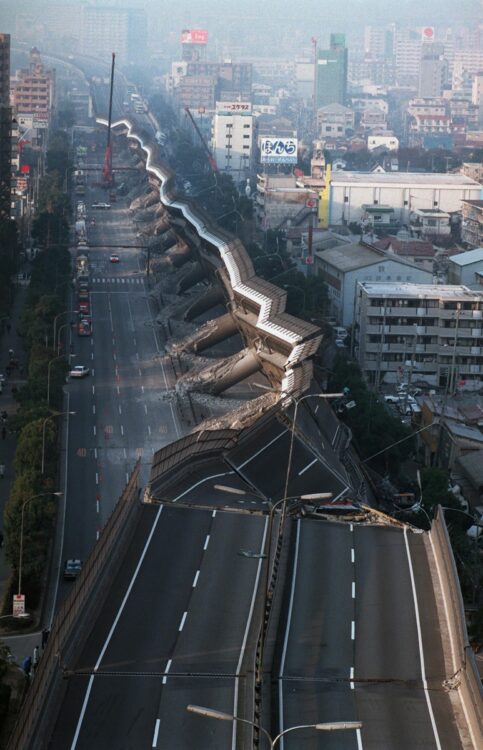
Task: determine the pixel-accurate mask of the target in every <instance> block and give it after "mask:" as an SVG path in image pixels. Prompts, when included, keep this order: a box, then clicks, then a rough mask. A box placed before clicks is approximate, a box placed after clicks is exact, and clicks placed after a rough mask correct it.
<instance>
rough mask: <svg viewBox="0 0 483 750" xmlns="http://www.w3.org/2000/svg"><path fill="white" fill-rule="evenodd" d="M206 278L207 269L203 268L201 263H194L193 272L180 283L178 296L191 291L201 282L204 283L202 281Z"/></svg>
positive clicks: (177, 289) (177, 291) (177, 288)
mask: <svg viewBox="0 0 483 750" xmlns="http://www.w3.org/2000/svg"><path fill="white" fill-rule="evenodd" d="M204 278H205V269H204V268H203V266H202V265H201V263H198V262H196V263H193V267H192V268H191V270H190V271H189V272H188V273H187V274H186V275H185V276H183V278H182V279H180V280H179V281H178V285H177V287H176V294H182V293H183V292H186V291H187V290H188V289H191V287H192V286H194V285H195V284H197V283H198V282H199V281H202V279H204Z"/></svg>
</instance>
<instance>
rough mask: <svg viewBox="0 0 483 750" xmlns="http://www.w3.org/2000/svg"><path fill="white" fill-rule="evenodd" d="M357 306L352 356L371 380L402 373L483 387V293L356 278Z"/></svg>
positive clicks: (376, 381) (470, 387)
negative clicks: (353, 354)
mask: <svg viewBox="0 0 483 750" xmlns="http://www.w3.org/2000/svg"><path fill="white" fill-rule="evenodd" d="M355 308H356V319H355V320H356V326H355V332H356V333H355V336H356V340H355V351H354V353H355V356H356V358H357V359H358V361H359V365H360V367H361V370H362V371H363V373H364V375H365V377H366V378H367V379H368V381H369V382H371V383H374V384H375V385H376V386H378V385H380V384H381V383H382V382H385V383H396V382H398V381H400V380H401V379H402V375H403V373H404V374H405V376H406V378H407V377H408V376H409V377H411V380H412V382H417V381H424V382H425V383H428V384H429V385H431V386H439V387H443V388H445V387H448V388H450V389H451V390H453V389H455V388H456V385H457V386H458V388H461V389H462V390H479V389H480V388H481V387H483V292H473V291H471V290H470V289H468V288H467V287H466V286H435V285H432V284H431V285H429V284H414V283H379V284H377V283H373V282H366V281H364V280H360V281H359V283H358V284H357V290H356V300H355Z"/></svg>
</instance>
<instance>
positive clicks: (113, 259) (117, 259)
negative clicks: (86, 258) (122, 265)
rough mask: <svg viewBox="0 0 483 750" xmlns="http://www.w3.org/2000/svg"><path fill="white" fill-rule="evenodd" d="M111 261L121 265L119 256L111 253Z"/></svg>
mask: <svg viewBox="0 0 483 750" xmlns="http://www.w3.org/2000/svg"><path fill="white" fill-rule="evenodd" d="M109 260H110V262H111V263H119V255H116V253H111V254H110V256H109Z"/></svg>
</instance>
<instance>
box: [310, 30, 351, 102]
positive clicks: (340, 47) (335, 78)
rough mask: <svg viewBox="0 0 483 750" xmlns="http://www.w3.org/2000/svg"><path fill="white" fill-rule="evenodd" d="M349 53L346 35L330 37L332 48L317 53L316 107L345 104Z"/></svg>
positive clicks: (332, 35)
mask: <svg viewBox="0 0 483 750" xmlns="http://www.w3.org/2000/svg"><path fill="white" fill-rule="evenodd" d="M347 68H348V53H347V47H346V46H345V35H344V34H331V35H330V48H329V49H327V50H319V51H318V52H317V67H316V106H317V109H319V108H320V107H325V105H327V104H334V103H337V104H345V101H346V95H347Z"/></svg>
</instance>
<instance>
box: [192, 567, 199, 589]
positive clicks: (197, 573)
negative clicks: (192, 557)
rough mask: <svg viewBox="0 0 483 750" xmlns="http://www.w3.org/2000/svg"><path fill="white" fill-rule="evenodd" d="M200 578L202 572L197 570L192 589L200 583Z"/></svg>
mask: <svg viewBox="0 0 483 750" xmlns="http://www.w3.org/2000/svg"><path fill="white" fill-rule="evenodd" d="M199 577H200V571H199V570H197V571H196V574H195V577H194V579H193V586H192V588H194V589H195V588H196V584H197V583H198V578H199Z"/></svg>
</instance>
